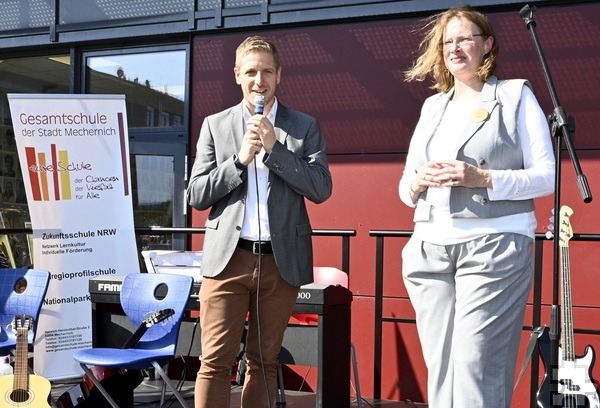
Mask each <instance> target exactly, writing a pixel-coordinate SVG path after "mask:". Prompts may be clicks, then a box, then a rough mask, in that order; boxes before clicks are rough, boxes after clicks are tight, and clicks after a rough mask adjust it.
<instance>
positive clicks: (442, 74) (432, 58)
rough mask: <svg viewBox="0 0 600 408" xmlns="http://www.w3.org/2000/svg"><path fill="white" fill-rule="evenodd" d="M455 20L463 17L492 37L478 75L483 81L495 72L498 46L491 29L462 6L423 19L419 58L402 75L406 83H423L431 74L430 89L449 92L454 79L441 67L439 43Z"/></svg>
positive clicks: (471, 10) (472, 11) (469, 7)
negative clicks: (491, 42)
mask: <svg viewBox="0 0 600 408" xmlns="http://www.w3.org/2000/svg"><path fill="white" fill-rule="evenodd" d="M455 17H461V18H466V19H467V20H469V21H471V22H472V23H474V24H475V25H476V26H477V27H479V29H480V30H481V33H482V34H485V35H486V37H493V39H494V41H493V44H492V49H491V50H490V51H489V52H488V53H487V54H486V55H485V56H484V58H483V61H482V63H481V65H480V66H479V69H478V71H477V74H478V75H479V78H480V79H481V80H482V81H484V82H485V81H486V80H487V79H488V78H489V77H490V76H491V75H492V74H493V73H494V70H495V69H496V58H497V56H498V51H499V47H498V42H497V41H496V37H494V32H493V30H492V26H491V24H490V22H489V21H488V19H487V17H486V16H485V15H483V14H482V13H480V12H478V11H476V10H475V9H473V8H472V7H471V6H469V5H464V6H457V7H452V8H451V9H449V10H446V11H444V12H442V13H439V14H436V15H433V16H431V17H429V18H428V19H426V20H425V24H424V26H423V27H422V28H421V30H420V31H425V36H424V38H423V40H422V41H421V44H420V45H419V50H420V51H421V55H420V56H419V58H417V60H416V61H415V62H414V63H413V66H412V67H411V68H410V69H409V70H408V71H406V72H405V79H406V81H415V80H416V81H423V80H424V79H425V78H426V77H427V76H428V75H431V76H432V77H433V82H434V84H433V85H432V86H431V89H437V90H438V91H440V92H448V91H449V90H450V89H452V87H453V86H454V77H453V76H452V75H451V74H450V72H449V71H448V69H447V68H446V65H445V64H444V55H443V51H442V41H443V40H444V30H445V29H446V26H447V25H448V22H449V21H450V20H451V19H453V18H455Z"/></svg>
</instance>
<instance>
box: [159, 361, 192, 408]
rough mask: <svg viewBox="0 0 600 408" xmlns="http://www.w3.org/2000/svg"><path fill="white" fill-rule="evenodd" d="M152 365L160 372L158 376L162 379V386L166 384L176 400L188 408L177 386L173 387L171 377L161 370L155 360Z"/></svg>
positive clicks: (184, 407)
mask: <svg viewBox="0 0 600 408" xmlns="http://www.w3.org/2000/svg"><path fill="white" fill-rule="evenodd" d="M152 366H154V368H155V369H156V371H157V372H158V373H159V374H160V377H161V378H162V380H163V386H164V385H166V386H167V387H169V389H170V390H171V392H172V393H173V395H175V398H177V401H179V403H180V404H181V406H182V407H183V408H189V406H188V404H187V403H186V402H185V400H184V399H183V396H182V395H181V393H180V392H179V391H177V387H175V385H174V384H173V382H172V381H171V379H170V378H169V377H168V376H167V373H166V372H165V370H163V368H162V367H161V366H160V365H159V364H158V363H157V362H156V361H153V362H152Z"/></svg>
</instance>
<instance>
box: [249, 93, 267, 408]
mask: <svg viewBox="0 0 600 408" xmlns="http://www.w3.org/2000/svg"><path fill="white" fill-rule="evenodd" d="M265 104H266V98H265V97H264V96H255V97H254V113H255V114H261V115H262V114H263V112H264V111H263V109H264V106H265ZM253 160H254V182H255V185H256V217H257V221H258V265H257V269H258V282H257V284H256V324H257V325H258V327H257V335H258V351H259V354H260V362H261V364H260V365H261V368H262V375H263V382H264V384H265V391H266V393H267V405H268V407H269V408H271V392H270V389H269V381H268V380H267V372H266V369H265V358H264V355H263V347H262V330H261V321H260V307H259V306H260V302H259V299H260V296H259V295H260V286H261V281H262V279H261V277H262V255H263V254H262V228H261V222H260V194H259V188H258V166H257V164H256V157H254V159H253Z"/></svg>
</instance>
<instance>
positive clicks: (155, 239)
mask: <svg viewBox="0 0 600 408" xmlns="http://www.w3.org/2000/svg"><path fill="white" fill-rule="evenodd" d="M130 158H131V160H130V161H131V184H132V193H133V194H132V199H133V217H134V224H135V226H136V227H176V226H184V225H185V223H184V221H183V220H184V217H185V215H184V213H183V210H184V207H185V203H184V197H183V191H184V188H185V184H184V177H183V176H182V174H183V173H184V172H185V145H184V144H176V143H170V144H165V143H144V142H139V143H132V144H131V151H130ZM137 238H138V240H139V242H138V247H139V248H140V250H141V251H144V250H150V249H184V248H185V246H184V245H185V242H184V235H183V234H170V235H164V234H157V235H154V234H148V235H138V237H137Z"/></svg>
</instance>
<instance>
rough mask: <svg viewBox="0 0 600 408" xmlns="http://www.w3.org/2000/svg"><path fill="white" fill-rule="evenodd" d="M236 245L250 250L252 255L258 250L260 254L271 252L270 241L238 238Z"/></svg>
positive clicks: (257, 252) (256, 253)
mask: <svg viewBox="0 0 600 408" xmlns="http://www.w3.org/2000/svg"><path fill="white" fill-rule="evenodd" d="M237 247H238V248H240V249H243V250H244V251H249V252H252V253H253V254H254V255H258V254H259V251H260V253H261V254H272V253H273V248H272V247H271V242H270V241H248V240H247V239H242V238H240V240H239V241H238V244H237Z"/></svg>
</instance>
